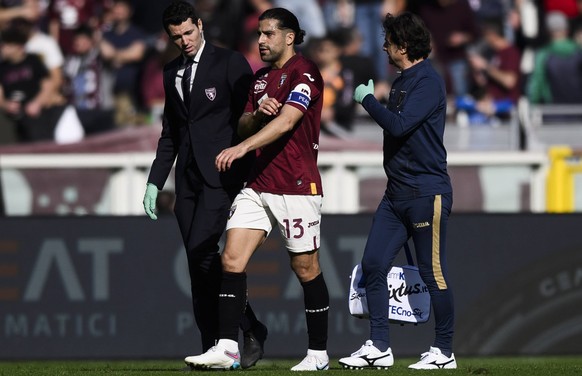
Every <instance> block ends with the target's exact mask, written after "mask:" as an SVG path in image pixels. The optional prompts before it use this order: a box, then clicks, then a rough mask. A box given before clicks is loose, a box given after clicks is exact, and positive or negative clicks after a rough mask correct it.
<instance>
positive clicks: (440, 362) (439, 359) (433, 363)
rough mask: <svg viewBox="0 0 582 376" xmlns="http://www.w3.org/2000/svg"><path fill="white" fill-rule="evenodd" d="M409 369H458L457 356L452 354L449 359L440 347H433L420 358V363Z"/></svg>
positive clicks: (410, 366)
mask: <svg viewBox="0 0 582 376" xmlns="http://www.w3.org/2000/svg"><path fill="white" fill-rule="evenodd" d="M408 368H413V369H441V368H446V369H453V368H457V361H456V360H455V354H451V357H448V356H446V355H444V354H443V353H442V352H441V350H440V349H439V348H438V347H432V346H431V347H430V349H429V350H428V352H425V353H423V354H422V355H421V356H420V360H419V361H418V363H414V364H411V365H409V366H408Z"/></svg>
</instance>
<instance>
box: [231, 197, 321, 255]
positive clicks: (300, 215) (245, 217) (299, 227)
mask: <svg viewBox="0 0 582 376" xmlns="http://www.w3.org/2000/svg"><path fill="white" fill-rule="evenodd" d="M320 223H321V196H311V195H277V194H272V193H260V192H256V191H255V190H253V189H251V188H243V190H242V191H241V192H240V193H239V194H238V195H237V196H236V198H235V199H234V202H233V203H232V206H231V208H230V213H229V216H228V222H227V223H226V229H227V230H230V229H231V228H249V229H257V230H264V231H265V232H266V233H267V236H269V233H270V232H271V230H272V229H273V227H274V226H275V224H278V225H279V230H280V231H281V236H282V237H283V239H285V246H286V247H287V250H289V251H290V252H297V253H299V252H308V251H313V250H314V249H318V248H319V233H320Z"/></svg>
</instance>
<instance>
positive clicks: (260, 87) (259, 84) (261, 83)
mask: <svg viewBox="0 0 582 376" xmlns="http://www.w3.org/2000/svg"><path fill="white" fill-rule="evenodd" d="M266 87H267V81H265V80H257V81H256V82H255V87H254V90H255V94H257V93H260V92H261V91H264V90H265V88H266Z"/></svg>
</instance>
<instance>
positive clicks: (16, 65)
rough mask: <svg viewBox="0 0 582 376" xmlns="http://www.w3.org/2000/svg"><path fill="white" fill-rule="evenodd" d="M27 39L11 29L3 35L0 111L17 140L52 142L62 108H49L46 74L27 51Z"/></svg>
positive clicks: (0, 65) (43, 68)
mask: <svg viewBox="0 0 582 376" xmlns="http://www.w3.org/2000/svg"><path fill="white" fill-rule="evenodd" d="M27 40H28V36H27V35H26V34H25V33H24V32H22V30H19V29H17V28H14V27H11V28H8V29H6V30H4V31H3V32H2V42H1V47H0V53H1V56H2V59H1V60H0V110H1V111H2V112H3V113H4V114H5V116H6V117H7V118H9V119H11V124H10V125H11V126H12V127H14V130H15V133H16V141H19V142H32V141H41V140H53V137H54V130H55V127H56V124H57V122H58V120H59V118H60V117H61V115H62V113H63V111H64V107H61V106H50V102H51V101H50V99H51V98H50V96H51V93H52V90H51V84H50V75H49V72H48V70H47V68H46V66H45V65H44V63H43V62H42V60H41V59H40V57H38V55H34V54H29V53H27V52H26V49H25V44H26V42H27Z"/></svg>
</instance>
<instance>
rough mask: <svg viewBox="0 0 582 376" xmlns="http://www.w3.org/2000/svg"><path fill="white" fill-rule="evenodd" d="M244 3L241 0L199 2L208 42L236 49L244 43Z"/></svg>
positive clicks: (198, 0) (198, 8)
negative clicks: (242, 15)
mask: <svg viewBox="0 0 582 376" xmlns="http://www.w3.org/2000/svg"><path fill="white" fill-rule="evenodd" d="M243 7H244V3H243V1H241V0H197V1H196V9H197V10H198V12H199V14H200V18H201V19H202V20H204V37H205V38H206V40H208V41H210V42H212V43H214V44H216V45H219V46H222V47H224V48H229V49H236V48H237V47H238V46H240V44H241V43H242V42H243V37H244V33H243V32H242V30H243V24H244V22H245V21H244V18H243V17H241V16H240V15H241V14H242V12H243Z"/></svg>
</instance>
